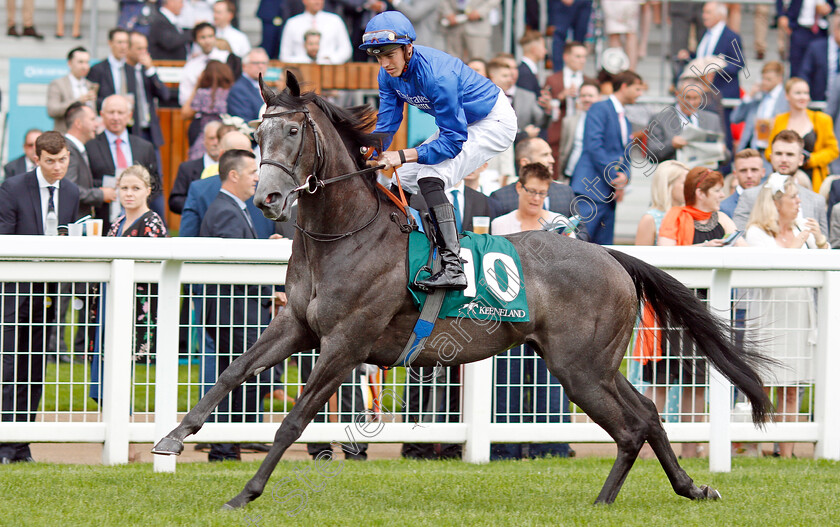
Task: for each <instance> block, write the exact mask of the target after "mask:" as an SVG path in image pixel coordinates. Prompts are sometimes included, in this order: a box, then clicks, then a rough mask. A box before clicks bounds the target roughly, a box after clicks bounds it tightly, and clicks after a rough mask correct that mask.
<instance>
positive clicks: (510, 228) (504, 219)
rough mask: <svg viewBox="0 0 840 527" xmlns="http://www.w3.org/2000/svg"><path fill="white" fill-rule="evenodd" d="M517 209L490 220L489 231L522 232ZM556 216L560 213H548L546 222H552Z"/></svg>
mask: <svg viewBox="0 0 840 527" xmlns="http://www.w3.org/2000/svg"><path fill="white" fill-rule="evenodd" d="M518 212H519V209H516V210H513V211H511V212H508V213H507V214H505V215H503V216H499V217H498V218H496V219H494V220H493V221H491V222H490V233H491V234H495V235H500V234H515V233H517V232H522V222H521V221H519V217H518V216H517V213H518ZM558 216H562V214H557V213H556V212H550V213H549V219H548V220H547V221H546V224H549V225H550V224H552V223H554V222H555V221H556V220H557V217H558Z"/></svg>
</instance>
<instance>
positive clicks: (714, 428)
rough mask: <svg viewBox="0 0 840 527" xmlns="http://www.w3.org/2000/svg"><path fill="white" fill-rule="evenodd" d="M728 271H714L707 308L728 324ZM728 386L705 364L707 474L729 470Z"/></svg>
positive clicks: (729, 406)
mask: <svg viewBox="0 0 840 527" xmlns="http://www.w3.org/2000/svg"><path fill="white" fill-rule="evenodd" d="M731 279H732V271H731V270H729V269H715V270H714V271H712V284H711V287H710V288H709V308H710V309H711V311H712V314H714V315H716V316H719V317H721V318H723V319H724V320H726V321H727V322H729V320H730V309H731V305H732V288H731V284H730V282H731ZM731 393H732V385H731V384H730V383H729V380H727V379H726V377H724V376H723V374H722V373H720V372H719V371H718V370H717V368H715V367H714V366H712V365H711V364H709V470H710V471H711V472H729V471H730V470H732V439H731V433H730V428H729V426H730V423H731V421H732V416H731V413H732V410H731V408H732V406H731V405H732V402H731V401H730V397H731V395H730V394H731Z"/></svg>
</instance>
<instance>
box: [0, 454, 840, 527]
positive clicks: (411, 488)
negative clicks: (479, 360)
mask: <svg viewBox="0 0 840 527" xmlns="http://www.w3.org/2000/svg"><path fill="white" fill-rule="evenodd" d="M334 463H338V461H337V460H336V461H334ZM342 463H343V464H342V465H341V467H340V468H341V470H340V472H339V473H338V474H336V475H335V476H334V477H333V478H330V479H325V478H320V477H312V478H311V479H310V481H311V483H312V486H313V487H315V488H318V487H320V486H322V485H323V488H322V489H321V490H320V491H317V492H316V491H312V490H310V491H309V492H308V494H307V493H304V491H303V489H304V488H305V487H304V486H303V484H302V483H299V482H297V481H296V480H295V479H294V478H295V475H294V474H295V472H294V471H295V469H297V470H298V471H305V470H307V469H313V470H314V464H313V463H312V462H302V461H298V462H281V463H280V465H279V466H278V469H277V470H276V471H275V474H274V477H273V478H272V480H271V481H269V484H268V486H267V488H266V492H265V494H264V495H263V496H262V497H261V498H259V499H258V500H257V501H255V502H253V503H251V504H250V505H249V506H248V507H246V508H245V509H244V510H240V511H233V512H221V511H219V510H218V509H219V506H221V505H222V504H223V503H224V502H226V501H227V500H228V499H230V498H232V497H233V496H234V495H235V494H237V493H238V492H239V491H240V490H241V489H242V486H243V485H244V484H245V482H246V481H247V480H248V479H249V478H250V477H251V476H252V475H253V474H254V472H255V471H256V468H257V463H224V464H206V463H189V464H183V465H180V466H179V467H178V470H177V473H175V474H155V473H153V472H152V467H151V465H150V464H142V465H130V466H120V467H101V466H70V465H48V464H31V465H23V464H16V465H8V466H3V467H2V469H0V494H2V496H3V499H2V500H0V524H2V525H62V526H65V525H69V526H73V525H120V526H121V525H143V526H148V525H225V526H230V525H242V526H247V525H261V526H275V525H307V526H308V525H313V526H321V525H352V526H359V525H389V526H390V525H430V526H439V525H459V526H460V525H515V526H520V525H586V526H589V525H617V526H621V527H627V526H635V525H638V526H644V527H650V526H652V525H668V526H684V525H686V526H688V525H698V526H703V527H707V526H718V525H760V526H762V527H766V526H775V525H779V526H785V527H787V526H791V525H815V526H824V525H838V524H840V508H838V507H837V502H836V495H837V490H838V484H837V482H838V469H840V464H838V463H837V462H829V461H813V460H804V459H794V460H778V459H772V460H771V459H736V460H735V462H734V466H733V471H732V472H731V473H728V474H710V473H709V472H708V470H707V466H708V465H707V462H706V461H703V460H687V461H685V462H684V466H685V467H686V469H687V470H688V472H689V474H690V475H691V476H692V477H693V478H694V480H695V481H697V482H698V483H706V484H711V485H712V486H714V487H715V488H717V489H718V490H720V492H721V494H722V495H723V500H722V501H718V502H691V501H689V500H686V499H684V498H680V497H678V496H676V495H675V494H674V493H673V492H672V491H671V488H670V486H669V485H668V482H667V479H666V477H665V475H664V473H663V472H662V470H661V468H660V467H659V465H658V463H657V462H656V461H654V460H644V461H638V462H637V463H636V465H635V466H634V468H633V470H632V471H631V472H630V475H629V476H628V478H627V481H626V483H625V485H624V488H623V489H622V491H621V493H620V494H619V497H618V500H617V501H616V503H615V504H613V505H611V506H608V507H595V506H593V505H592V501H593V500H594V498H595V496H596V495H597V494H598V491H599V490H600V488H601V485H602V484H603V481H604V479H605V478H606V475H607V473H608V472H609V468H610V466H611V464H612V460H610V459H599V458H583V459H561V460H537V461H521V462H495V463H491V464H488V465H469V464H466V463H461V462H457V461H451V462H417V461H371V462H366V463H357V462H342ZM333 467H335V468H337V465H333ZM284 478H290V479H289V480H285V481H286V482H285V483H283V481H284ZM272 490H274V492H272ZM283 498H287V499H286V500H285V501H284V500H283ZM296 508H300V510H299V511H298V514H297V515H294V516H291V515H289V514H288V512H289V511H291V510H294V509H296Z"/></svg>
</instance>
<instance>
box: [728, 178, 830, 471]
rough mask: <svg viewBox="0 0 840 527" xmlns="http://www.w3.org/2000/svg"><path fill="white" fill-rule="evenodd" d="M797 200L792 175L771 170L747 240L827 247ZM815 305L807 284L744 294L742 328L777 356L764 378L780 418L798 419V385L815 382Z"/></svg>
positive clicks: (786, 453) (783, 451) (789, 447)
mask: <svg viewBox="0 0 840 527" xmlns="http://www.w3.org/2000/svg"><path fill="white" fill-rule="evenodd" d="M800 202H801V199H800V198H799V189H798V186H797V185H796V183H795V181H794V180H793V178H791V177H789V176H782V175H780V174H776V173H774V174H771V175H770V177H769V178H768V179H767V183H765V185H764V187H763V188H762V189H761V192H759V194H758V198H757V199H756V203H755V206H754V207H753V210H752V214H750V219H749V221H748V222H747V232H746V236H745V239H746V242H747V244H748V245H751V246H754V247H765V248H772V249H798V250H803V249H828V248H829V245H828V241H827V240H826V238H825V235H824V234H823V233H822V232H820V226H819V223H818V222H817V221H816V220H815V219H813V218H807V219H803V218H801V217H800V211H799V204H800ZM815 305H816V303H815V299H814V290H813V289H812V288H810V287H776V288H762V289H752V290H750V295H749V298H748V300H747V331H749V332H750V335H751V336H752V338H753V340H754V341H756V342H761V343H762V344H763V345H764V349H763V351H764V353H766V354H767V355H768V356H770V357H772V358H774V359H776V360H777V361H779V364H778V365H776V366H774V367H773V368H772V369H771V370H770V371H769V372H768V377H767V378H766V379H765V380H764V384H765V385H766V386H768V388H765V390H767V391H768V392H769V391H770V387H773V386H775V387H776V408H777V412H778V413H777V414H776V415H777V416H778V417H780V418H781V420H783V421H796V420H797V417H798V415H797V414H798V413H799V400H798V395H799V387H800V386H803V385H809V384H812V383H813V382H814V374H813V363H812V361H813V357H814V347H815V345H816V342H817V338H816V337H817V335H816V332H817V318H816V310H815ZM779 454H780V455H781V457H791V456H792V455H793V443H779Z"/></svg>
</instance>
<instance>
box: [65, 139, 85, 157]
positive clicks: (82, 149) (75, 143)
mask: <svg viewBox="0 0 840 527" xmlns="http://www.w3.org/2000/svg"><path fill="white" fill-rule="evenodd" d="M64 138H65V139H67V140H68V141H70V142H71V143H73V146H75V147H76V149H77V150H78V151H79V153H81V154H82V156H84V155H85V152H86V150H85V144H84V143H83V142H81V141H79V139H78V138H77V137H76V136H75V135H72V134H64Z"/></svg>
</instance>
